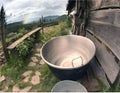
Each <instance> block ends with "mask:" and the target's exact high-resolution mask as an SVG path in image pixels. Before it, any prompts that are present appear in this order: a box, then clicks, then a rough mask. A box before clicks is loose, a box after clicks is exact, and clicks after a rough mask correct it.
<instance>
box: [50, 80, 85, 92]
mask: <svg viewBox="0 0 120 93" xmlns="http://www.w3.org/2000/svg"><path fill="white" fill-rule="evenodd" d="M62 83H74V84H77V85H78V86H79V87H80V88H82V89H83V90H84V91H81V92H87V89H86V88H85V86H83V85H82V84H81V83H80V82H77V81H72V80H62V81H59V82H57V83H56V84H55V85H54V86H53V88H52V90H51V92H54V90H55V89H56V88H58V87H59V86H60V85H61V84H62ZM68 86H69V85H68ZM73 87H74V86H73ZM79 92H80V91H79Z"/></svg>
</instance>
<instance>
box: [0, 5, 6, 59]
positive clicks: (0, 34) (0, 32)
mask: <svg viewBox="0 0 120 93" xmlns="http://www.w3.org/2000/svg"><path fill="white" fill-rule="evenodd" d="M5 25H6V22H5V12H4V8H3V6H2V8H1V11H0V39H1V42H2V47H3V51H4V54H5V58H6V60H7V59H8V51H7V48H6V47H7V46H6V41H5V34H4V32H5Z"/></svg>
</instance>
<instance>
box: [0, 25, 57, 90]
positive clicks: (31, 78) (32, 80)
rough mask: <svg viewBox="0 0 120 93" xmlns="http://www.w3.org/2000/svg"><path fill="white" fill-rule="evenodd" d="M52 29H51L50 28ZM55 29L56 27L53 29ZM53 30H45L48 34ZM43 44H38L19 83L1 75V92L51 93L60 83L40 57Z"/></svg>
mask: <svg viewBox="0 0 120 93" xmlns="http://www.w3.org/2000/svg"><path fill="white" fill-rule="evenodd" d="M50 28H51V27H50ZM52 28H54V26H53V27H52ZM51 30H52V29H49V27H48V28H45V29H44V31H45V32H46V33H47V32H49V31H51ZM41 46H42V44H41V43H36V44H35V47H34V49H33V53H32V55H31V57H30V60H29V62H28V65H27V67H26V68H27V70H26V71H25V72H23V73H22V74H21V78H20V80H19V81H17V82H15V81H13V80H11V79H9V77H5V76H1V74H0V87H1V84H2V88H0V91H2V92H43V91H50V90H51V88H52V87H53V86H54V85H55V84H56V82H58V80H57V79H56V77H54V75H53V74H51V72H50V71H49V69H48V67H47V65H45V63H44V61H43V60H42V59H41V57H40V48H41Z"/></svg>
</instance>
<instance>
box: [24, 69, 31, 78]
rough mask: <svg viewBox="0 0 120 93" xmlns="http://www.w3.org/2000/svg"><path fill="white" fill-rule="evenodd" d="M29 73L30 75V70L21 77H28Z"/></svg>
mask: <svg viewBox="0 0 120 93" xmlns="http://www.w3.org/2000/svg"><path fill="white" fill-rule="evenodd" d="M31 73H32V71H31V70H30V71H26V72H24V73H23V74H22V75H23V76H24V77H27V76H30V74H31Z"/></svg>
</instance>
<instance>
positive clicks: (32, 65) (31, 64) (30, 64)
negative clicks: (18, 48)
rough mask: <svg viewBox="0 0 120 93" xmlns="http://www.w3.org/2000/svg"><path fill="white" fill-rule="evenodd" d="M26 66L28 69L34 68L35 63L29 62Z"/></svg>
mask: <svg viewBox="0 0 120 93" xmlns="http://www.w3.org/2000/svg"><path fill="white" fill-rule="evenodd" d="M28 66H29V67H34V66H36V63H35V62H30V63H29V64H28Z"/></svg>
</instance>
